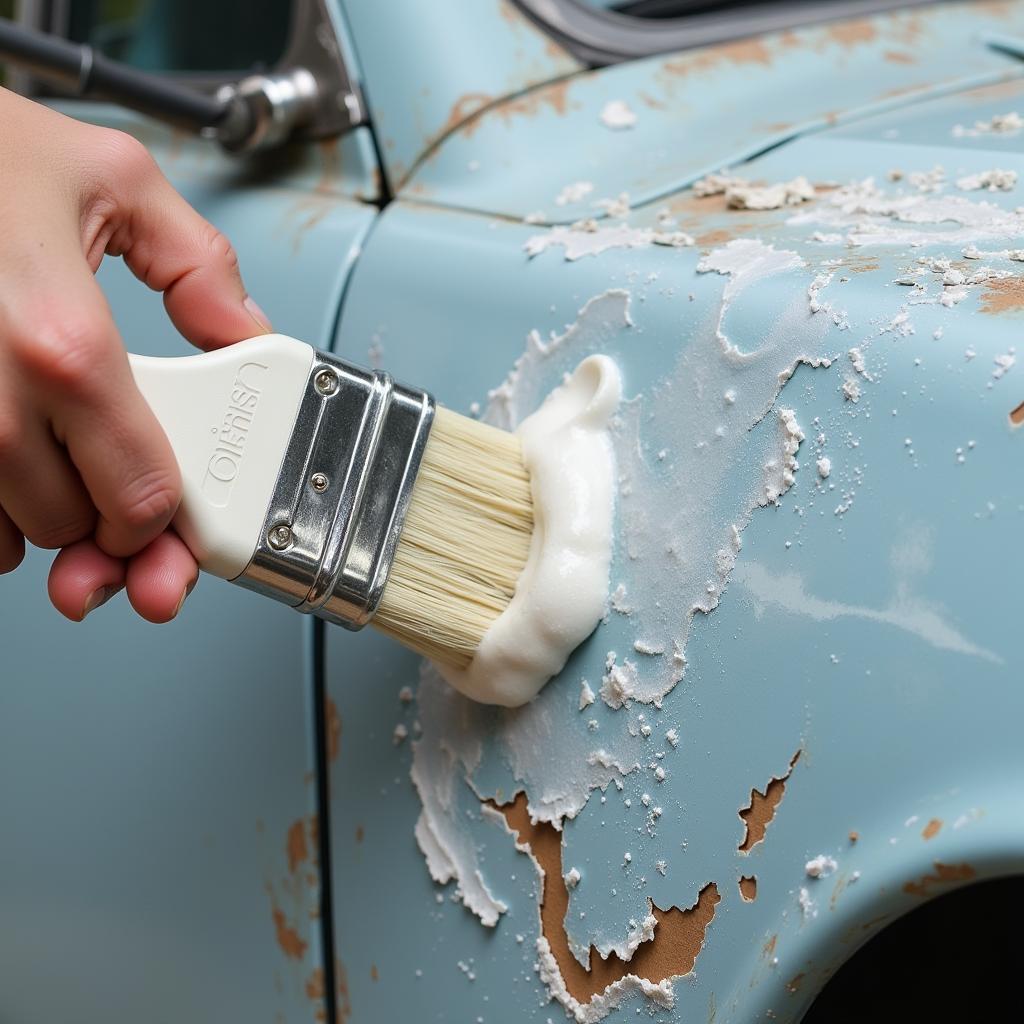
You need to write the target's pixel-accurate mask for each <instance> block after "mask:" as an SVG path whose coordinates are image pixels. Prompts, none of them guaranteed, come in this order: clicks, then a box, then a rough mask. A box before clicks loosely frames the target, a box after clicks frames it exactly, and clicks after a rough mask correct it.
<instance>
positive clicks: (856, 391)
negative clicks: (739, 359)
mask: <svg viewBox="0 0 1024 1024" xmlns="http://www.w3.org/2000/svg"><path fill="white" fill-rule="evenodd" d="M843 398H845V399H846V400H847V401H848V402H859V401H860V385H859V384H858V383H857V381H856V380H854V378H853V377H847V378H846V380H844V381H843Z"/></svg>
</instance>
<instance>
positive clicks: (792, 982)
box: [786, 971, 807, 994]
mask: <svg viewBox="0 0 1024 1024" xmlns="http://www.w3.org/2000/svg"><path fill="white" fill-rule="evenodd" d="M806 977H807V975H806V974H804V973H803V971H801V972H800V973H799V974H794V975H793V977H792V978H790V979H789V981H787V982H786V991H787V992H789V993H790V994H792V993H794V992H799V991H800V986H801V984H802V983H803V980H804V978H806Z"/></svg>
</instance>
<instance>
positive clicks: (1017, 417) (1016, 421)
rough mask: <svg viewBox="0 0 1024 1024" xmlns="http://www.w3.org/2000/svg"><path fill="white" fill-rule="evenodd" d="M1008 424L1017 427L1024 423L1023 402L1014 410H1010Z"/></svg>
mask: <svg viewBox="0 0 1024 1024" xmlns="http://www.w3.org/2000/svg"><path fill="white" fill-rule="evenodd" d="M1010 422H1011V423H1012V424H1013V425H1014V426H1015V427H1019V426H1020V425H1021V424H1022V423H1024V402H1021V403H1020V405H1018V406H1017V408H1016V409H1011V410H1010Z"/></svg>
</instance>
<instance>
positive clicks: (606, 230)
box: [523, 219, 694, 262]
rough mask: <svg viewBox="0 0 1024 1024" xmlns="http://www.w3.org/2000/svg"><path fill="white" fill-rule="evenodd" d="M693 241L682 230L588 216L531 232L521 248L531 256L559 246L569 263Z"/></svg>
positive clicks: (688, 243) (683, 245) (686, 245)
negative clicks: (603, 222)
mask: <svg viewBox="0 0 1024 1024" xmlns="http://www.w3.org/2000/svg"><path fill="white" fill-rule="evenodd" d="M693 244H694V239H693V236H692V235H688V234H686V232H684V231H655V230H653V229H652V228H636V227H630V225H628V224H613V225H610V226H602V225H601V224H600V223H599V222H598V221H596V220H593V219H588V220H583V221H577V222H576V223H575V224H570V225H568V226H565V225H561V224H560V225H558V226H556V227H553V228H552V229H551V230H550V231H547V232H545V233H544V234H542V235H533V236H531V237H530V238H528V239H527V240H526V241H525V242H524V243H523V250H524V251H525V253H526V255H527V256H529V257H530V258H531V259H532V258H533V257H534V256H539V255H540V254H541V253H542V252H545V251H546V250H547V249H550V248H553V247H561V248H562V249H563V250H564V251H565V258H566V260H568V261H569V262H573V261H575V260H579V259H582V258H583V257H584V256H597V255H599V254H600V253H602V252H607V251H608V250H609V249H642V248H645V247H647V246H650V245H664V246H670V247H674V248H686V247H688V246H692V245H693Z"/></svg>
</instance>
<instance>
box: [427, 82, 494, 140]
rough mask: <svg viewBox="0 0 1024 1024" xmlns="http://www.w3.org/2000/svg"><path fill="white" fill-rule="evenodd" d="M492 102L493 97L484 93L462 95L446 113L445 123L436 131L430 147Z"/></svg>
mask: <svg viewBox="0 0 1024 1024" xmlns="http://www.w3.org/2000/svg"><path fill="white" fill-rule="evenodd" d="M493 101H494V97H493V96H491V95H490V94H489V93H486V92H467V93H463V94H462V95H461V96H460V97H459V98H458V99H457V100H456V101H455V102H454V103H453V104H452V109H451V110H450V111H449V112H448V117H447V118H446V119H445V122H444V124H443V125H441V127H440V128H439V129H438V131H437V132H436V134H435V135H434V137H433V138H432V139H431V140H430V145H434V144H435V143H436V142H438V141H439V140H440V139H443V138H444V137H445V136H446V135H448V134H449V133H451V132H453V131H455V129H456V128H458V127H459V126H460V125H461V124H462V122H463V121H468V120H469V119H470V118H471V117H472V116H473V115H474V114H478V113H479V112H480V111H481V110H483V109H484V107H486V106H488V105H489V104H490V103H492V102H493Z"/></svg>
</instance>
